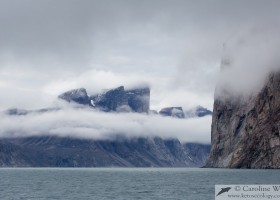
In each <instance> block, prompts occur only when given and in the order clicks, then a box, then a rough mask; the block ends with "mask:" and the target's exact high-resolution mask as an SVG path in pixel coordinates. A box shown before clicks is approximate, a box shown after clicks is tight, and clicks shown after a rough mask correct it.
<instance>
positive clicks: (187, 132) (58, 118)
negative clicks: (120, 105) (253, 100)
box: [0, 108, 211, 143]
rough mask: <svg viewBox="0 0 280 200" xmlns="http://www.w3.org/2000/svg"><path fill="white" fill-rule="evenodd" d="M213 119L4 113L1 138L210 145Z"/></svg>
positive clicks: (65, 111) (68, 112)
mask: <svg viewBox="0 0 280 200" xmlns="http://www.w3.org/2000/svg"><path fill="white" fill-rule="evenodd" d="M210 126H211V117H204V118H193V119H176V118H171V117H161V116H157V115H145V114H137V113H121V114H117V113H103V112H98V111H94V110H90V109H77V108H76V109H73V108H64V109H62V110H58V111H50V112H46V113H40V114H39V113H33V114H28V115H22V116H16V115H6V114H1V121H0V127H1V130H0V137H27V136H40V135H55V136H61V137H65V136H69V137H76V138H89V139H114V138H115V137H116V136H119V135H123V136H126V137H128V138H130V137H155V136H159V137H162V138H178V139H179V140H180V141H181V142H199V143H210Z"/></svg>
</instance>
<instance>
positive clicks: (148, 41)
mask: <svg viewBox="0 0 280 200" xmlns="http://www.w3.org/2000/svg"><path fill="white" fill-rule="evenodd" d="M279 4H280V2H279V1H277V0H275V1H271V0H266V1H263V0H262V1H258V0H252V1H246V0H240V1H237V0H235V1H227V0H213V1H199V0H196V1H187V0H182V1H180V0H172V1H171V0H158V1H157V0H149V1H136V0H102V1H101V0H99V1H94V0H82V1H80V0H59V1H57V0H48V1H46V0H2V1H0V27H1V29H0V92H1V99H0V109H6V108H9V107H21V108H35V107H47V106H50V105H51V104H52V102H53V101H54V99H55V96H56V95H57V94H59V93H60V92H63V91H64V90H68V89H72V88H76V87H86V88H87V89H88V90H89V91H90V92H92V93H94V92H98V91H101V90H102V89H107V88H111V87H117V86H119V85H124V86H127V87H131V86H135V85H137V84H139V83H148V84H150V86H151V90H152V92H151V95H152V96H151V98H152V102H151V106H152V108H154V109H160V108H161V107H163V106H183V107H185V108H188V107H192V106H195V105H197V104H201V105H202V106H206V107H208V108H209V109H212V104H213V93H214V88H215V84H216V80H217V76H218V71H219V67H220V66H219V65H220V61H221V55H222V46H223V43H226V42H227V41H228V40H230V39H231V38H232V37H235V36H236V35H237V34H239V33H240V32H242V31H245V30H247V29H250V28H252V27H255V26H258V25H259V24H267V23H270V24H273V23H274V22H277V21H279V16H280V14H279V6H280V5H279Z"/></svg>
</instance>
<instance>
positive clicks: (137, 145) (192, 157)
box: [0, 136, 210, 167]
mask: <svg viewBox="0 0 280 200" xmlns="http://www.w3.org/2000/svg"><path fill="white" fill-rule="evenodd" d="M209 150H210V145H203V144H193V143H186V144H182V143H180V141H179V140H177V139H168V140H163V139H161V138H132V139H126V138H120V139H114V140H89V139H75V138H68V137H64V138H60V137H54V136H53V137H51V136H45V137H43V136H41V137H29V138H13V139H1V140H0V166H1V167H201V166H203V165H204V164H205V161H206V157H207V155H208V153H209Z"/></svg>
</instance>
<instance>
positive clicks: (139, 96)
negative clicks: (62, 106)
mask: <svg viewBox="0 0 280 200" xmlns="http://www.w3.org/2000/svg"><path fill="white" fill-rule="evenodd" d="M58 98H60V99H63V100H65V101H67V102H75V103H77V104H81V105H85V106H90V107H94V108H97V109H99V110H101V111H104V112H111V111H116V112H137V113H148V112H149V110H150V88H147V87H146V88H136V89H131V90H125V88H124V86H120V87H117V88H114V89H111V90H108V91H106V92H104V93H101V94H96V95H92V96H89V95H88V94H87V91H86V90H85V89H84V88H80V89H74V90H70V91H68V92H65V93H63V94H61V95H59V96H58Z"/></svg>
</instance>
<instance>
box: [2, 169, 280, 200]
mask: <svg viewBox="0 0 280 200" xmlns="http://www.w3.org/2000/svg"><path fill="white" fill-rule="evenodd" d="M0 178H1V181H0V200H6V199H9V200H17V199H21V200H24V199H39V200H41V199H63V200H68V199H70V200H78V199H96V200H105V199H106V200H107V199H108V200H109V199H110V200H111V199H117V200H121V199H127V200H132V199H145V200H146V199H152V200H156V199H158V200H164V199H170V200H171V199H172V200H176V199H180V200H181V199H190V200H200V199H201V200H211V199H214V185H215V184H279V183H280V170H229V169H184V168H179V169H178V168H177V169H174V168H173V169H171V168H170V169H169V168H164V169H162V168H160V169H159V168H144V169H139V168H136V169H135V168H129V169H127V168H89V169H67V168H25V169H24V168H20V169H12V168H11V169H6V168H4V169H0Z"/></svg>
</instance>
